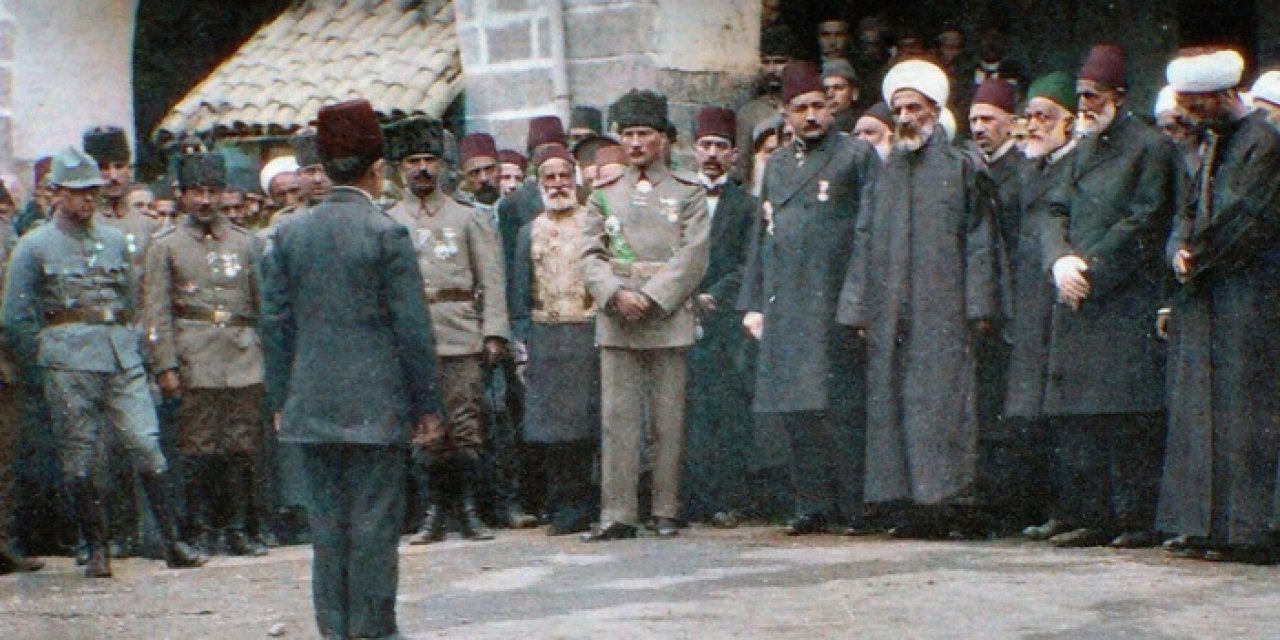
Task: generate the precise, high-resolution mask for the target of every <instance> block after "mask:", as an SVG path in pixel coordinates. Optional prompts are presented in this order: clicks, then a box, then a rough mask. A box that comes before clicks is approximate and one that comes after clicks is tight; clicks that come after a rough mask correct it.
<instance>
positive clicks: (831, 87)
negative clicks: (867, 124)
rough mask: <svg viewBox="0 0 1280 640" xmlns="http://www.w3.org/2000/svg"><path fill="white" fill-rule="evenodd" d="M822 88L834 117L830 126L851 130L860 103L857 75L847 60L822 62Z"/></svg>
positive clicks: (847, 131) (846, 131) (837, 129)
mask: <svg viewBox="0 0 1280 640" xmlns="http://www.w3.org/2000/svg"><path fill="white" fill-rule="evenodd" d="M822 89H823V90H824V91H826V93H827V103H828V104H829V105H830V106H831V115H832V117H833V118H835V122H834V123H833V124H832V127H834V128H835V130H836V131H841V132H844V133H849V132H852V131H853V126H854V125H855V124H856V123H857V122H858V112H859V111H860V110H861V109H862V103H861V102H860V101H859V100H858V95H859V91H858V75H857V74H856V73H854V72H853V67H852V66H850V65H849V61H848V60H844V59H839V60H830V61H827V62H824V63H823V64H822Z"/></svg>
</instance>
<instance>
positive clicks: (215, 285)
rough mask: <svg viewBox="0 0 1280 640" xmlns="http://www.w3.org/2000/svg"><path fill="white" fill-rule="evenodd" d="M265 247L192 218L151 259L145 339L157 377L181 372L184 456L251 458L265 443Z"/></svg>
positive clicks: (155, 247)
mask: <svg viewBox="0 0 1280 640" xmlns="http://www.w3.org/2000/svg"><path fill="white" fill-rule="evenodd" d="M260 242H261V241H260V240H258V239H257V238H255V237H254V236H253V234H251V233H250V232H249V231H247V230H245V229H242V228H240V227H237V226H235V225H233V224H231V223H230V222H229V221H228V220H227V219H226V218H224V217H222V216H219V217H218V218H217V220H216V221H214V223H213V225H212V226H211V227H210V228H208V229H206V228H205V227H204V226H203V225H201V224H200V223H198V222H196V221H195V219H194V218H192V217H190V216H188V217H185V218H184V219H183V220H182V221H180V222H179V223H178V225H177V226H176V227H174V228H173V229H170V230H169V231H166V232H164V233H162V234H161V235H160V236H159V237H157V238H156V239H155V240H154V242H153V243H152V246H151V249H150V251H149V252H148V254H147V281H146V286H145V287H144V290H145V292H146V294H145V309H146V323H145V326H146V329H147V338H148V340H149V341H150V343H151V358H152V361H153V363H154V366H153V369H154V371H156V372H163V371H170V370H177V371H178V373H179V377H180V379H181V381H182V386H183V389H184V394H185V395H187V396H188V397H186V398H184V402H183V407H182V413H183V416H182V418H183V419H181V420H180V421H179V422H180V437H179V446H180V448H181V449H182V451H183V453H185V454H188V455H196V454H213V453H248V452H252V451H254V450H255V449H257V443H258V441H259V440H260V438H261V408H260V403H261V400H262V377H263V361H262V357H263V356H262V342H261V339H260V338H259V336H258V331H257V328H256V323H257V317H258V307H259V303H260V298H261V294H260V291H259V276H258V264H259V256H260V253H261V251H260Z"/></svg>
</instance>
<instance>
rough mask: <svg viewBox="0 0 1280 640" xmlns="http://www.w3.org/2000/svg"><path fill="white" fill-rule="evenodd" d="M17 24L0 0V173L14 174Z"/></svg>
mask: <svg viewBox="0 0 1280 640" xmlns="http://www.w3.org/2000/svg"><path fill="white" fill-rule="evenodd" d="M16 27H17V25H16V23H15V21H14V19H13V14H12V13H11V12H10V11H9V0H0V174H3V175H14V174H15V173H16V171H17V167H16V166H15V164H14V157H13V51H14V38H15V37H16V35H17V28H16Z"/></svg>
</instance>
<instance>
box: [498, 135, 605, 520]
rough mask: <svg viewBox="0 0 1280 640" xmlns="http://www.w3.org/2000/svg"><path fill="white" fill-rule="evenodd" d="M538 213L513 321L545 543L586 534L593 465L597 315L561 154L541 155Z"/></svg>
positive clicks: (577, 209)
mask: <svg viewBox="0 0 1280 640" xmlns="http://www.w3.org/2000/svg"><path fill="white" fill-rule="evenodd" d="M539 160H540V163H539V165H538V168H537V172H538V175H537V178H538V184H539V185H540V186H541V188H542V199H543V202H544V205H545V206H544V210H543V212H542V213H540V214H538V216H537V217H535V218H534V219H533V220H531V221H530V222H529V224H527V225H525V227H524V228H523V229H521V230H520V238H519V243H518V244H517V246H516V260H515V262H514V263H512V265H511V269H512V271H513V272H514V274H513V280H514V282H515V285H514V291H515V295H514V296H513V297H512V299H511V321H512V323H513V329H514V333H515V335H516V339H517V340H518V341H520V342H521V343H524V344H525V345H527V349H528V354H529V355H528V364H527V365H526V367H525V373H524V376H525V382H526V385H527V392H526V398H527V399H526V405H525V415H524V441H525V442H526V443H530V444H532V445H533V446H534V447H536V451H537V456H538V459H539V460H540V467H541V469H540V471H541V474H540V475H541V476H543V477H545V478H546V483H547V487H546V494H547V501H546V505H547V509H546V511H547V513H548V514H550V520H551V522H550V526H549V528H548V529H547V535H565V534H570V533H577V532H580V531H586V530H587V529H588V528H589V527H590V525H591V521H592V519H593V516H594V505H595V499H594V496H593V495H592V487H591V464H592V458H593V455H594V453H595V451H596V445H597V442H598V438H599V434H600V356H599V354H598V352H597V349H596V346H595V316H596V309H595V305H594V304H593V302H592V299H591V295H590V294H589V293H587V287H586V282H585V280H584V278H583V273H582V268H581V260H580V254H581V250H582V243H583V240H584V235H583V233H584V229H585V226H586V218H587V209H586V207H585V206H581V205H579V204H578V198H577V195H576V193H575V191H576V190H575V187H576V175H575V171H574V158H573V156H572V155H570V154H569V152H568V151H567V150H565V149H564V148H555V149H551V150H548V151H545V152H543V153H542V154H541V155H540V156H539Z"/></svg>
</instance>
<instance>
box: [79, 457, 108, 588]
mask: <svg viewBox="0 0 1280 640" xmlns="http://www.w3.org/2000/svg"><path fill="white" fill-rule="evenodd" d="M69 485H70V486H69V487H68V488H69V489H70V490H71V499H72V502H73V503H74V508H75V513H76V522H78V523H79V524H80V532H81V534H82V535H83V536H84V540H85V545H86V546H88V548H89V557H88V559H86V560H85V563H84V575H85V577H86V578H110V577H111V546H110V541H109V540H108V539H107V514H106V512H105V511H103V508H102V502H101V500H100V499H99V497H98V490H97V487H95V486H93V481H92V480H90V479H89V478H88V477H78V478H72V479H71V481H70V482H69Z"/></svg>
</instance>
